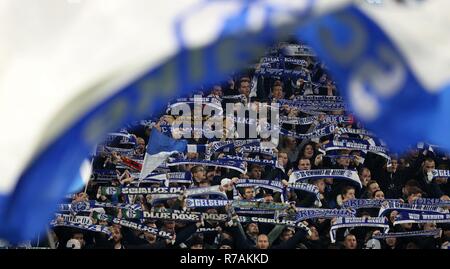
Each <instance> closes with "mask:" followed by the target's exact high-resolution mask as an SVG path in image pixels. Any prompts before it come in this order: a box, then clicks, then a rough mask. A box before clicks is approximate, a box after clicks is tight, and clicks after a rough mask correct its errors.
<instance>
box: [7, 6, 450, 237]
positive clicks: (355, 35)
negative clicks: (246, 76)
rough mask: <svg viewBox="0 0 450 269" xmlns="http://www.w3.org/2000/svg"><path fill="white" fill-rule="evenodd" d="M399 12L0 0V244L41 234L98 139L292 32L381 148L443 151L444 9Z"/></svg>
mask: <svg viewBox="0 0 450 269" xmlns="http://www.w3.org/2000/svg"><path fill="white" fill-rule="evenodd" d="M370 2H371V1H370ZM402 2H403V4H398V3H396V2H394V1H383V2H382V4H380V5H371V4H369V3H368V1H362V0H361V1H356V0H355V1H350V0H334V1H329V0H316V1H308V0H298V1H290V0H271V1H268V0H259V1H258V0H255V1H238V0H234V1H233V0H222V1H220V0H218V1H200V0H180V1H147V0H134V1H132V2H130V1H125V0H116V1H109V0H89V1H83V0H80V1H57V0H42V1H26V0H5V1H1V3H0V33H1V35H0V38H1V40H0V119H1V121H0V122H1V124H2V125H1V126H2V127H1V128H2V129H1V133H2V139H1V140H0V152H2V154H1V155H0V156H1V157H0V158H1V159H0V163H1V165H2V166H1V171H2V178H1V180H0V219H1V220H2V222H1V223H0V238H5V239H8V240H11V241H13V242H17V241H20V240H26V239H30V238H32V237H34V236H35V235H36V233H37V232H40V231H42V230H43V229H44V228H45V225H46V223H48V221H49V219H50V217H51V212H52V211H53V210H54V209H55V205H56V204H57V202H58V201H59V200H60V199H61V197H62V196H63V195H64V194H66V192H67V191H68V189H69V187H70V186H71V185H72V184H73V182H74V181H76V179H77V178H79V175H80V167H82V163H83V160H84V159H85V158H86V156H87V155H88V154H89V152H90V149H91V148H92V147H93V146H94V145H95V143H97V142H99V141H100V140H101V139H102V138H103V137H104V136H105V135H106V133H107V132H110V131H114V130H117V129H118V128H120V127H121V126H123V125H125V124H126V123H128V122H132V121H135V120H139V119H142V118H147V117H149V116H150V115H153V114H155V113H156V112H158V111H162V109H163V104H165V103H166V101H167V100H168V99H169V98H171V97H174V96H182V95H186V94H188V93H189V92H191V91H193V90H194V89H196V88H199V87H200V86H201V85H205V84H209V83H214V82H217V81H223V80H226V78H227V76H228V75H229V74H230V73H231V72H233V71H236V70H238V69H240V68H242V67H244V66H245V65H246V64H248V63H249V61H251V60H253V59H255V58H256V57H258V56H261V55H262V53H263V52H264V50H265V48H266V46H267V45H270V44H272V43H273V42H275V41H277V40H282V39H283V38H285V37H286V36H288V35H290V34H292V33H295V35H296V36H297V37H298V38H300V39H301V40H303V41H306V42H307V43H308V44H309V45H311V46H312V47H313V49H315V51H316V52H317V56H318V57H321V58H322V59H323V60H324V61H325V63H326V64H327V65H328V66H329V68H330V72H331V74H332V75H333V78H334V79H335V80H336V81H337V82H338V87H339V89H340V91H341V92H342V94H343V96H344V97H345V98H346V100H347V101H348V102H349V104H350V108H351V109H352V110H353V112H354V113H355V114H356V116H357V117H358V118H359V119H360V120H362V121H363V122H365V123H366V125H367V127H368V128H369V129H371V130H372V131H374V132H376V133H377V134H378V135H380V136H381V137H382V138H384V139H385V140H386V141H387V142H388V144H389V146H390V147H391V148H394V149H403V148H405V147H406V146H407V145H409V144H412V143H415V142H416V141H417V140H427V141H429V142H430V143H433V144H440V145H443V146H444V147H446V148H450V140H449V139H448V135H447V133H448V132H449V131H450V121H449V120H448V119H447V116H448V115H450V104H449V103H450V89H449V82H450V51H449V50H448V46H449V44H450V41H449V39H450V34H449V31H450V21H449V20H450V17H449V16H448V15H447V12H448V10H450V2H449V1H445V0H435V1H420V2H421V4H416V3H415V1H402ZM413 2H414V3H413ZM81 170H82V169H81Z"/></svg>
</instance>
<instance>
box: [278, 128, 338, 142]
mask: <svg viewBox="0 0 450 269" xmlns="http://www.w3.org/2000/svg"><path fill="white" fill-rule="evenodd" d="M335 129H336V127H335V126H334V125H329V126H326V127H324V128H320V129H316V130H314V131H312V132H309V133H306V134H300V133H297V132H294V131H289V130H286V129H284V128H281V130H280V134H282V135H285V136H289V137H294V138H297V139H311V138H320V137H323V136H328V135H331V134H333V133H334V131H335Z"/></svg>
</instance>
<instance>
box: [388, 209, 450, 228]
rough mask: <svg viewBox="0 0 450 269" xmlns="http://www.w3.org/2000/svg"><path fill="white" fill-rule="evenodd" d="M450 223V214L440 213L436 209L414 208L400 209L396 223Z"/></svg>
mask: <svg viewBox="0 0 450 269" xmlns="http://www.w3.org/2000/svg"><path fill="white" fill-rule="evenodd" d="M430 222H435V223H450V214H449V213H448V212H447V213H438V212H436V211H420V212H416V211H413V210H405V209H403V210H398V215H397V216H396V218H395V221H394V223H393V224H394V225H397V224H404V223H430Z"/></svg>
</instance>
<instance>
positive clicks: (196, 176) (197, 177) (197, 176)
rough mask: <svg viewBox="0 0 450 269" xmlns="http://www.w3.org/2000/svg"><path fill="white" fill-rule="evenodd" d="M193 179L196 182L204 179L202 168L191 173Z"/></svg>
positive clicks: (204, 174)
mask: <svg viewBox="0 0 450 269" xmlns="http://www.w3.org/2000/svg"><path fill="white" fill-rule="evenodd" d="M193 176H194V179H195V180H197V182H200V181H203V180H205V179H206V172H205V169H204V168H199V169H198V170H197V171H196V172H195V173H193Z"/></svg>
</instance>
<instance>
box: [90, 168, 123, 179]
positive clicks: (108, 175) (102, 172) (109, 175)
mask: <svg viewBox="0 0 450 269" xmlns="http://www.w3.org/2000/svg"><path fill="white" fill-rule="evenodd" d="M92 175H93V178H94V180H95V181H111V180H114V179H117V173H116V171H115V170H109V169H95V170H93V171H92Z"/></svg>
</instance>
